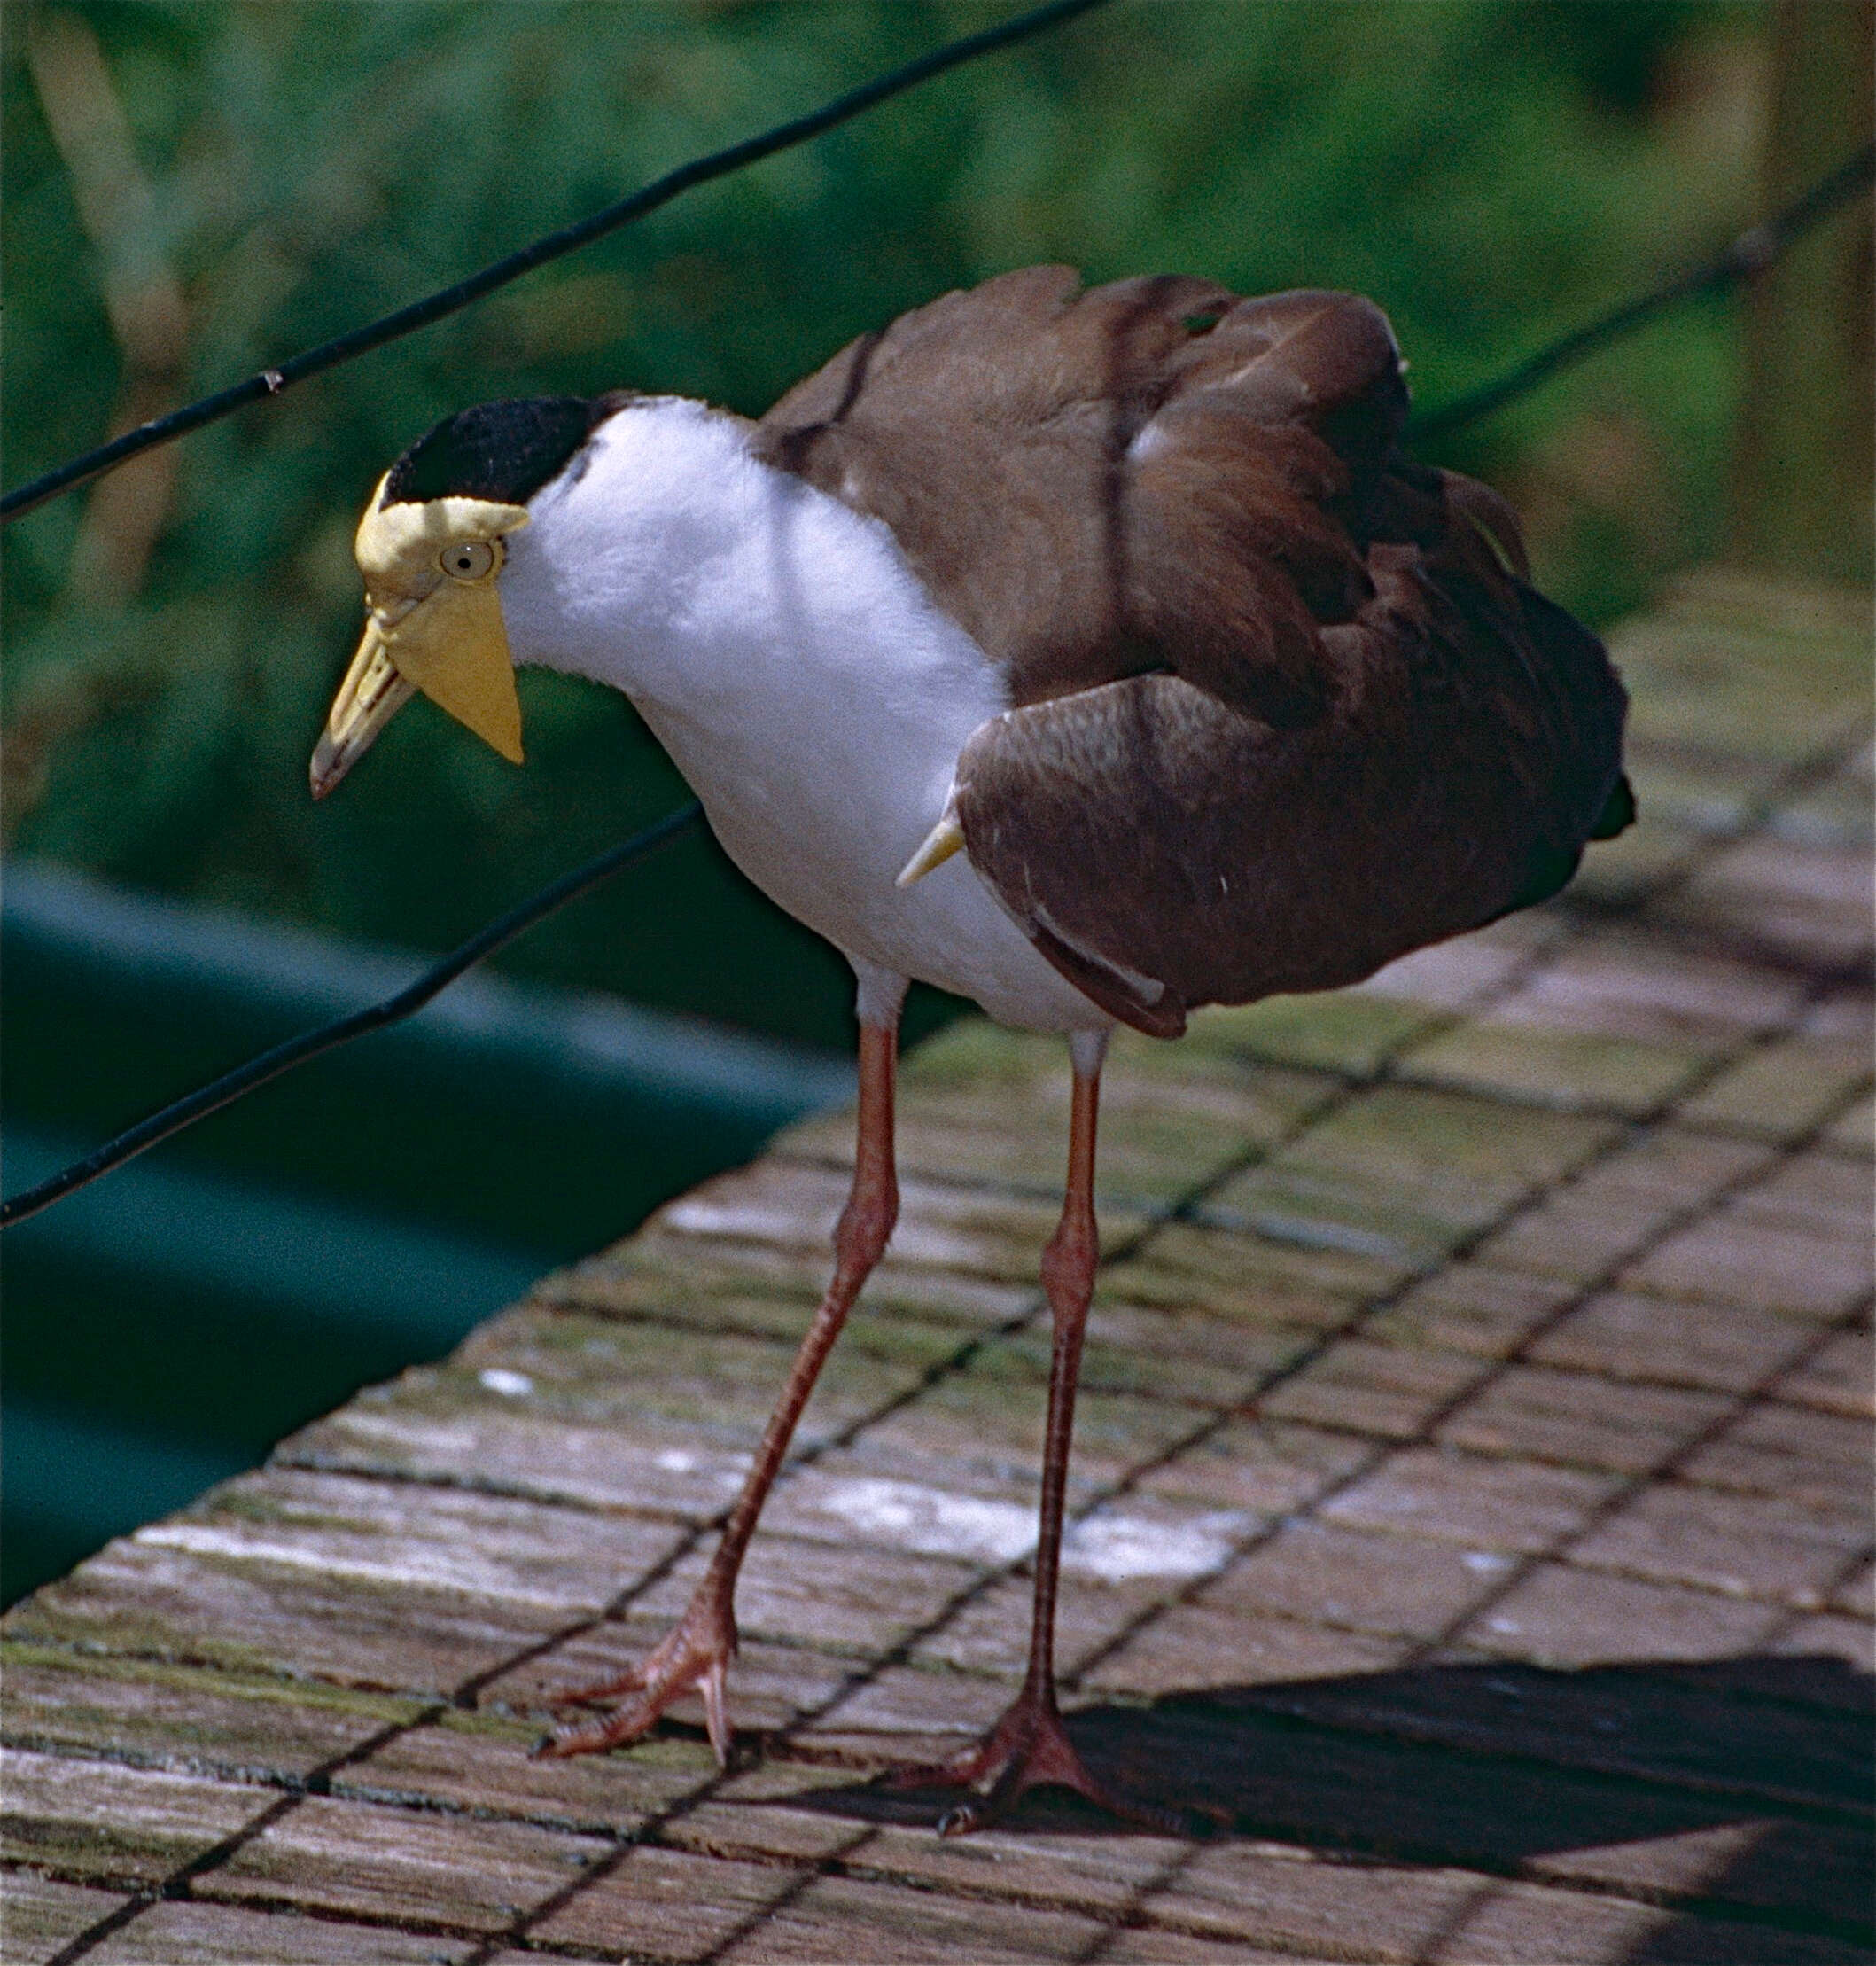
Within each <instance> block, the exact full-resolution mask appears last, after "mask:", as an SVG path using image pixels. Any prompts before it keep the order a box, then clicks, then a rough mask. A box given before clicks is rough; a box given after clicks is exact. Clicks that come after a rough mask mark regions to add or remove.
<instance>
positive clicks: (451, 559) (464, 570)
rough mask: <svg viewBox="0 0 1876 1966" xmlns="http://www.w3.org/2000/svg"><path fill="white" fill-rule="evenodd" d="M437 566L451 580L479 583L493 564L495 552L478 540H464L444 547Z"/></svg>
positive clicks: (491, 547)
mask: <svg viewBox="0 0 1876 1966" xmlns="http://www.w3.org/2000/svg"><path fill="white" fill-rule="evenodd" d="M438 564H439V565H440V566H441V567H442V569H443V571H444V572H445V573H448V575H449V576H450V578H451V579H452V580H457V581H479V580H480V579H481V578H482V577H483V575H484V574H485V573H487V572H488V570H489V568H490V567H492V566H494V564H495V550H494V547H493V546H490V545H488V544H487V543H486V542H484V541H482V540H479V539H465V540H461V541H459V542H457V543H456V544H455V545H454V546H446V547H445V548H444V549H443V550H442V552H441V554H440V556H439V559H438Z"/></svg>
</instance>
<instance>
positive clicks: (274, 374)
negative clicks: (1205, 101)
mask: <svg viewBox="0 0 1876 1966" xmlns="http://www.w3.org/2000/svg"><path fill="white" fill-rule="evenodd" d="M1102 4H1104V0H1048V4H1047V5H1046V6H1040V7H1034V8H1031V10H1030V12H1027V13H1019V14H1017V15H1016V18H1015V19H1014V20H1005V21H1002V22H1000V23H999V24H998V25H997V26H996V27H986V28H985V29H984V30H983V31H982V33H980V34H974V35H964V36H963V37H962V39H961V40H958V41H951V42H946V44H945V45H944V46H943V47H942V48H934V49H933V50H932V51H931V52H930V54H927V55H921V56H920V57H919V58H918V59H917V60H915V61H908V62H907V63H906V65H905V66H903V67H902V68H895V69H893V70H892V71H891V73H890V74H884V75H879V76H876V77H875V78H874V80H873V81H871V82H863V83H861V85H860V87H859V88H858V89H850V90H848V91H847V92H846V93H845V95H844V96H837V97H835V98H834V99H833V101H831V102H828V103H823V104H822V105H821V107H820V108H819V109H814V110H810V111H809V112H808V113H807V114H806V115H805V116H797V117H796V118H795V119H794V120H793V121H790V122H786V123H777V124H776V125H775V128H774V129H767V130H764V131H763V132H762V133H761V134H760V135H759V136H757V137H744V138H743V141H742V142H741V143H739V144H730V145H729V147H728V149H727V150H720V151H715V152H712V153H711V155H709V156H708V157H697V158H693V159H692V160H690V162H689V163H688V164H680V165H679V166H678V168H676V169H675V170H673V171H667V172H666V174H665V176H662V177H660V178H658V179H656V180H654V182H652V183H650V184H647V185H645V186H643V187H642V189H641V190H638V191H634V192H633V193H632V194H631V195H630V196H629V197H627V198H622V199H619V202H618V203H617V204H616V205H609V206H607V207H606V208H605V209H604V210H603V211H601V212H595V213H594V214H593V215H591V216H590V217H589V218H583V219H580V221H579V222H577V223H575V224H572V225H569V226H565V227H564V228H563V229H562V230H560V231H557V232H549V233H548V234H547V236H546V237H545V238H538V239H536V240H535V241H534V242H533V245H532V246H523V247H522V248H521V250H520V251H519V252H518V253H510V254H509V255H508V257H507V258H506V259H504V260H497V261H495V263H494V265H493V266H485V267H484V268H483V269H482V270H481V271H480V272H479V273H471V275H470V276H469V277H468V278H467V279H466V280H459V281H457V283H456V284H455V285H454V286H449V287H445V288H444V289H443V290H442V292H441V293H432V294H431V295H429V296H428V297H427V298H426V299H424V300H413V301H412V302H411V303H410V305H409V307H405V308H398V310H397V311H396V312H395V313H394V314H387V315H385V316H384V318H383V319H382V320H379V321H373V322H370V323H369V324H367V325H366V326H364V327H362V328H354V329H353V330H352V331H351V332H350V333H348V334H342V335H340V336H339V337H338V339H336V340H332V341H327V342H324V343H323V344H322V345H321V346H320V347H316V348H308V349H307V350H306V351H305V353H304V354H301V355H290V356H288V358H287V359H286V360H285V361H284V362H283V363H281V364H280V365H279V367H278V368H275V369H263V370H262V371H261V373H260V374H259V375H256V376H249V377H248V378H247V379H246V380H245V382H237V383H234V384H232V385H230V386H229V387H228V388H226V389H218V390H217V391H216V392H215V393H214V394H213V395H211V396H204V397H202V398H201V399H200V401H199V402H191V403H186V404H185V405H184V406H183V408H182V409H180V410H171V411H170V412H169V413H168V415H167V416H163V417H155V418H154V419H152V421H151V422H149V423H145V424H139V425H137V426H136V429H135V430H127V431H125V432H124V433H123V434H122V435H121V436H120V437H113V439H112V440H111V441H110V442H109V443H107V444H100V445H99V446H98V447H97V449H96V450H88V451H86V452H85V454H84V456H82V457H74V458H73V459H72V460H71V461H70V462H69V463H67V464H60V465H58V467H57V468H56V469H55V470H52V471H49V472H44V473H43V475H42V476H40V477H38V478H34V479H31V480H28V481H27V483H26V484H24V485H20V486H19V487H17V488H15V489H14V490H12V491H10V492H8V493H7V494H6V495H5V496H4V497H0V525H4V524H5V523H6V522H7V521H8V520H10V519H18V518H19V517H20V515H21V514H22V513H25V512H29V511H32V510H33V508H34V507H35V505H43V503H45V501H46V500H47V499H49V498H51V497H54V496H56V495H58V493H59V492H62V491H68V490H69V489H70V488H72V487H73V486H74V485H79V484H82V483H83V482H84V481H85V480H86V479H88V478H95V477H96V476H97V474H98V472H104V471H109V470H111V469H112V468H113V466H115V465H118V464H122V463H124V462H125V460H126V459H128V458H131V457H135V456H136V455H137V454H138V453H139V452H140V451H144V450H149V449H152V447H153V446H155V445H157V444H161V443H167V442H168V441H170V439H171V438H173V437H180V436H183V435H184V434H185V433H187V432H189V431H191V430H199V429H200V428H201V427H202V425H204V424H211V423H214V422H215V421H217V419H219V418H220V417H225V416H228V415H229V414H230V412H232V411H234V410H239V409H240V408H241V407H242V406H243V405H244V404H245V403H250V402H261V401H262V400H263V399H264V398H266V397H269V396H277V395H278V394H280V392H281V391H282V390H283V389H288V388H291V387H292V385H293V384H294V383H296V382H304V381H305V380H306V378H307V377H308V376H314V375H317V374H319V373H320V371H322V370H325V369H331V368H336V367H337V366H338V365H339V363H341V362H349V361H350V360H351V359H352V358H353V356H354V355H364V354H366V353H367V352H368V351H369V350H370V349H372V348H378V347H383V346H384V344H385V342H387V341H395V340H397V339H399V337H400V336H401V335H407V334H410V333H413V332H415V331H416V329H418V328H424V327H428V326H429V325H430V324H431V323H432V321H440V320H441V319H442V318H443V316H445V315H448V314H454V313H455V312H456V311H457V310H458V309H459V308H465V307H467V306H468V305H469V303H470V302H471V300H480V299H481V298H482V296H483V295H484V294H485V293H494V291H495V289H496V288H497V287H503V286H506V285H508V284H509V283H510V281H511V280H518V279H519V278H520V277H521V276H522V275H523V274H524V273H531V272H532V271H533V269H534V268H536V267H537V266H545V265H546V264H547V262H548V261H549V260H557V259H558V258H560V256H561V255H562V254H565V253H571V252H572V251H574V250H575V249H576V248H577V247H579V246H585V245H587V244H588V242H589V241H591V240H593V239H596V238H603V236H604V235H605V234H606V233H608V232H614V231H617V230H619V227H620V226H622V225H629V224H630V223H631V222H633V220H634V219H640V218H643V217H644V216H645V215H646V214H647V213H649V212H655V211H656V210H657V209H658V207H659V206H661V205H667V204H669V203H670V201H671V200H672V199H673V198H676V197H677V196H678V195H679V194H680V193H681V192H683V191H689V190H690V189H691V188H692V186H694V185H697V184H707V183H709V182H710V181H711V179H712V178H715V177H724V176H728V174H729V173H730V172H731V171H736V170H741V169H742V168H743V166H744V165H745V164H754V163H759V161H760V160H762V159H763V158H765V157H773V156H774V155H775V152H777V151H782V150H788V149H790V148H792V147H793V146H794V145H795V144H804V143H806V141H807V140H808V139H809V138H810V137H818V136H820V135H821V132H822V131H823V130H828V129H833V128H834V126H835V125H836V124H837V123H844V122H846V121H849V120H850V119H851V118H852V117H854V116H858V115H860V113H862V112H863V111H865V110H868V109H871V108H873V107H874V105H876V104H878V103H883V102H884V101H886V100H887V99H888V98H890V97H892V96H897V95H899V94H901V93H902V92H903V91H904V90H907V89H913V88H916V87H917V85H918V84H919V83H920V82H929V81H930V79H931V77H932V76H934V75H941V74H944V73H945V71H946V69H948V68H955V67H958V66H961V64H962V63H964V62H967V61H975V60H976V59H977V57H978V56H979V55H987V54H993V53H994V52H995V51H997V50H998V49H1000V48H1008V47H1010V46H1012V45H1013V44H1014V43H1016V42H1019V41H1025V40H1027V39H1028V38H1029V37H1030V36H1031V35H1038V34H1041V33H1043V32H1044V31H1045V30H1046V29H1047V28H1049V27H1056V26H1058V25H1060V23H1062V22H1063V21H1064V20H1073V19H1074V17H1075V16H1076V15H1077V14H1079V13H1086V12H1089V11H1090V10H1091V9H1093V8H1094V7H1098V6H1101V5H1102Z"/></svg>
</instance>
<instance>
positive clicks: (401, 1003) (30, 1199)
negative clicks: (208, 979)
mask: <svg viewBox="0 0 1876 1966" xmlns="http://www.w3.org/2000/svg"><path fill="white" fill-rule="evenodd" d="M703 810H704V808H703V807H701V806H700V805H698V803H697V800H695V799H693V800H690V801H689V803H688V804H686V805H682V806H680V807H678V808H677V810H676V811H675V812H673V813H667V814H666V815H665V817H664V818H662V819H660V820H658V821H656V822H654V823H652V824H651V825H650V826H647V827H646V828H645V829H644V831H642V832H638V833H634V835H633V836H632V838H631V839H627V840H624V841H621V842H620V844H619V845H618V846H608V847H607V848H606V850H605V852H604V853H603V854H595V855H594V856H593V858H592V859H591V860H589V861H588V862H586V864H585V865H584V866H581V867H576V868H574V869H573V870H572V872H571V873H568V874H563V875H562V876H561V877H560V878H559V879H558V880H557V881H555V882H554V883H553V884H552V885H550V886H548V887H543V888H542V889H541V891H540V892H539V893H536V894H533V895H531V896H529V898H528V899H527V900H526V901H523V902H521V903H520V904H519V905H518V906H517V907H515V908H511V909H509V911H508V912H507V914H505V915H502V916H498V917H496V919H495V920H494V921H492V922H490V923H489V924H487V927H485V928H480V929H478V930H477V932H475V933H474V934H473V935H471V937H470V938H469V940H467V941H466V942H463V943H461V944H459V945H458V946H457V947H456V948H454V949H452V950H451V951H450V953H449V954H448V956H445V957H444V958H443V960H442V961H441V962H440V963H434V964H432V967H430V968H429V969H427V970H425V971H424V973H423V974H422V975H421V976H420V977H418V978H417V979H416V981H415V982H413V983H409V984H407V985H406V986H405V987H403V988H402V989H401V990H400V991H398V992H397V994H396V995H394V996H387V997H386V998H385V1000H384V1002H383V1003H373V1004H370V1005H368V1006H367V1007H366V1008H365V1009H364V1010H354V1011H352V1012H351V1013H350V1014H349V1015H347V1016H346V1017H342V1018H335V1019H334V1020H333V1021H332V1022H331V1024H323V1025H321V1026H319V1027H318V1029H317V1030H314V1031H302V1032H301V1033H300V1035H299V1036H298V1037H297V1038H288V1039H287V1040H286V1041H285V1042H284V1043H282V1044H276V1045H275V1046H274V1047H273V1049H271V1050H269V1051H263V1052H261V1055H260V1057H255V1058H250V1059H249V1060H248V1061H247V1063H246V1064H245V1065H237V1066H236V1067H235V1069H234V1070H233V1071H232V1072H225V1073H222V1076H221V1077H220V1078H219V1079H216V1080H214V1081H211V1082H210V1083H209V1084H207V1085H206V1086H203V1087H201V1088H198V1090H196V1091H194V1092H191V1093H189V1094H187V1095H185V1096H183V1098H180V1099H176V1100H174V1101H172V1102H171V1103H170V1104H168V1105H167V1106H164V1107H163V1108H162V1109H161V1110H160V1112H152V1114H151V1115H150V1117H149V1118H148V1119H147V1120H139V1121H138V1122H137V1123H136V1126H134V1127H129V1128H128V1130H127V1131H125V1132H123V1133H121V1134H119V1135H117V1137H116V1138H115V1139H114V1140H107V1141H105V1143H104V1145H103V1146H101V1147H99V1148H97V1150H96V1151H93V1152H91V1153H89V1154H87V1155H86V1156H85V1157H84V1159H82V1160H74V1162H73V1163H72V1165H71V1166H69V1167H66V1168H65V1169H63V1170H62V1171H61V1172H60V1173H58V1174H54V1175H52V1176H51V1178H50V1179H49V1180H46V1181H42V1182H40V1183H39V1185H38V1186H37V1187H36V1188H28V1189H27V1191H26V1192H25V1193H24V1194H23V1195H16V1196H15V1197H14V1198H12V1201H10V1202H6V1203H4V1204H0V1229H11V1228H12V1227H13V1225H14V1224H15V1223H16V1222H23V1221H26V1219H27V1216H29V1215H36V1214H37V1213H39V1212H40V1210H41V1209H43V1208H50V1207H51V1205H52V1204H53V1203H54V1202H55V1201H58V1200H59V1199H61V1198H63V1197H65V1196H66V1195H69V1194H71V1193H72V1192H74V1190H76V1189H80V1188H82V1187H84V1186H86V1185H87V1184H88V1183H89V1182H94V1181H96V1180H97V1177H98V1176H99V1175H100V1174H109V1173H110V1171H111V1170H112V1168H113V1167H121V1166H123V1164H124V1163H125V1161H127V1160H134V1159H136V1156H137V1155H138V1154H140V1153H142V1152H144V1150H145V1149H146V1148H150V1147H153V1146H155V1145H156V1144H157V1143H158V1142H159V1141H162V1140H167V1139H168V1138H169V1136H170V1135H172V1134H176V1133H180V1132H182V1130H183V1127H189V1126H193V1125H194V1124H195V1122H196V1121H197V1120H203V1119H206V1117H207V1116H208V1115H209V1114H210V1113H212V1112H218V1111H219V1110H220V1109H221V1108H222V1107H223V1106H225V1105H229V1104H232V1103H233V1102H234V1101H235V1100H237V1099H238V1098H240V1097H241V1096H242V1095H243V1094H244V1093H248V1092H252V1091H253V1090H254V1088H256V1087H257V1086H264V1085H265V1084H266V1083H267V1082H268V1081H269V1080H270V1079H277V1078H278V1077H279V1076H280V1074H281V1073H283V1072H291V1071H292V1069H293V1067H294V1066H295V1065H304V1064H305V1063H306V1062H307V1059H308V1058H316V1057H319V1056H320V1054H321V1053H322V1052H326V1051H330V1050H331V1049H333V1048H334V1047H335V1046H338V1045H341V1044H346V1043H349V1042H351V1041H352V1039H354V1038H357V1037H362V1036H363V1035H364V1034H365V1033H366V1032H368V1031H380V1030H382V1029H383V1028H384V1027H385V1025H387V1024H396V1023H399V1022H401V1020H402V1019H403V1018H407V1017H409V1016H411V1015H412V1014H413V1013H414V1012H415V1011H417V1010H422V1009H423V1007H424V1004H426V1003H429V1002H430V1000H431V998H432V997H433V996H435V995H438V993H439V992H440V991H441V990H443V989H444V988H446V987H448V985H449V984H451V983H454V982H455V979H456V978H457V977H459V976H461V975H462V973H463V971H464V970H466V969H468V968H470V967H471V965H472V964H474V963H479V962H480V961H481V960H482V958H483V957H484V956H492V955H493V954H494V952H495V950H497V949H498V948H502V945H503V944H504V943H507V942H511V941H513V940H514V939H515V938H516V936H518V935H519V934H520V933H521V932H522V931H523V930H524V929H527V928H532V927H533V925H534V924H535V923H536V922H538V921H540V920H541V918H542V917H543V916H547V915H551V914H552V913H553V912H554V910H555V909H557V908H560V907H563V906H564V904H565V903H566V902H568V901H573V900H576V899H577V898H578V897H579V896H580V895H581V894H584V893H587V892H588V889H590V888H594V887H596V886H598V885H599V884H600V882H602V881H603V880H606V879H608V878H611V876H612V875H614V874H618V873H623V872H624V870H626V869H627V867H632V866H635V865H636V864H637V862H640V861H642V860H643V859H645V858H646V857H647V856H648V855H650V854H653V853H655V852H656V851H657V850H658V848H659V847H660V846H663V845H664V844H665V843H666V840H669V839H673V838H675V836H676V835H677V834H679V833H681V832H682V831H684V829H685V828H686V827H687V826H689V825H690V824H691V823H693V822H694V821H696V820H697V818H698V817H700V816H701V815H702V813H703Z"/></svg>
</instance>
